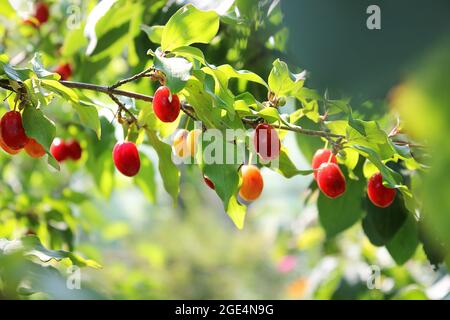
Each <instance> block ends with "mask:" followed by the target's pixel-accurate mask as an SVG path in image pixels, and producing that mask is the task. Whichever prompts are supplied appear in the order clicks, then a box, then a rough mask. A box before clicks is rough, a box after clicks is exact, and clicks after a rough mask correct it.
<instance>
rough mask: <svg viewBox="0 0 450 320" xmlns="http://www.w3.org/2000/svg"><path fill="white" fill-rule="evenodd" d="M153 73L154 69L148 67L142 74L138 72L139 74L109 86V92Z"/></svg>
mask: <svg viewBox="0 0 450 320" xmlns="http://www.w3.org/2000/svg"><path fill="white" fill-rule="evenodd" d="M153 71H155V69H154V68H153V67H150V68H147V69H145V70H144V71H142V72H139V73H137V74H135V75H134V76H132V77H129V78H126V79H122V80H119V81H117V82H116V83H115V84H113V85H112V86H110V87H109V90H114V89H117V88H118V87H120V86H122V85H124V84H125V83H128V82H133V81H136V80H137V79H140V78H145V77H150V76H151V74H152V72H153Z"/></svg>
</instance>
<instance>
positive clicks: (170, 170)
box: [146, 129, 180, 205]
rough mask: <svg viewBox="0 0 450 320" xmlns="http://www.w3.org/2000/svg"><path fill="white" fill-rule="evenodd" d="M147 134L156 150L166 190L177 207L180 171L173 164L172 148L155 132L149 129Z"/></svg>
mask: <svg viewBox="0 0 450 320" xmlns="http://www.w3.org/2000/svg"><path fill="white" fill-rule="evenodd" d="M146 133H147V137H148V140H149V143H150V145H151V146H152V147H153V148H154V149H155V151H156V153H157V154H158V157H159V161H158V169H159V173H160V174H161V178H162V181H163V185H164V188H165V189H166V191H167V193H169V194H170V196H171V197H172V199H173V201H174V205H176V203H177V198H178V193H179V190H180V170H178V168H177V166H176V165H175V164H174V163H173V162H172V148H171V147H170V146H169V145H168V144H166V143H164V142H162V141H161V140H159V138H158V136H157V135H156V133H155V132H154V131H152V130H148V129H147V130H146Z"/></svg>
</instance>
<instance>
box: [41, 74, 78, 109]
mask: <svg viewBox="0 0 450 320" xmlns="http://www.w3.org/2000/svg"><path fill="white" fill-rule="evenodd" d="M41 85H42V87H44V88H45V89H47V90H49V91H51V92H54V93H56V94H58V95H59V96H61V97H62V98H63V99H65V100H67V101H69V102H72V103H75V104H78V103H79V102H80V99H79V97H78V95H77V93H76V92H75V91H74V90H72V89H70V88H68V87H66V86H65V85H63V84H61V83H60V82H59V81H56V80H47V79H45V80H42V81H41Z"/></svg>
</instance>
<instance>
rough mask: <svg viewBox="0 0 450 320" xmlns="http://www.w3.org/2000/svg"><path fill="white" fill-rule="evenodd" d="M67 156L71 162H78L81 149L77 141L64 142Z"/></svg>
mask: <svg viewBox="0 0 450 320" xmlns="http://www.w3.org/2000/svg"><path fill="white" fill-rule="evenodd" d="M66 148H67V155H68V157H69V158H70V159H72V160H75V161H77V160H80V158H81V153H82V149H81V146H80V143H79V142H78V141H77V140H74V139H72V140H69V141H68V142H66Z"/></svg>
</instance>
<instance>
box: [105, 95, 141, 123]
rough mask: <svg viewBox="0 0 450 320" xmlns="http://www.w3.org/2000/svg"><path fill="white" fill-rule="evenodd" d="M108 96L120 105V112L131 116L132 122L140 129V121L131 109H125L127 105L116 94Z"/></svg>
mask: <svg viewBox="0 0 450 320" xmlns="http://www.w3.org/2000/svg"><path fill="white" fill-rule="evenodd" d="M108 95H109V97H110V98H111V99H112V100H113V101H114V102H115V103H116V104H117V105H118V107H119V112H120V111H125V113H126V114H128V115H129V116H130V118H131V121H132V122H134V123H135V124H136V126H137V127H138V128H139V124H138V120H137V118H136V116H135V115H134V114H133V113H132V112H131V111H130V110H129V109H127V107H125V105H124V104H123V103H122V102H121V101H120V100H119V99H118V98H117V97H116V96H115V95H114V94H112V93H110V92H109V93H108Z"/></svg>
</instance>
